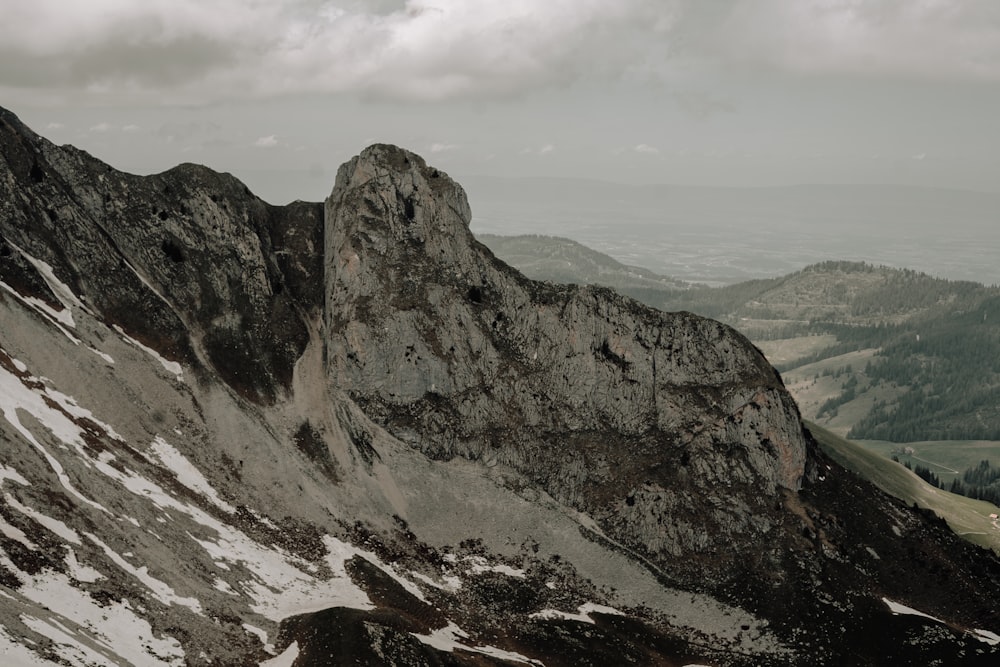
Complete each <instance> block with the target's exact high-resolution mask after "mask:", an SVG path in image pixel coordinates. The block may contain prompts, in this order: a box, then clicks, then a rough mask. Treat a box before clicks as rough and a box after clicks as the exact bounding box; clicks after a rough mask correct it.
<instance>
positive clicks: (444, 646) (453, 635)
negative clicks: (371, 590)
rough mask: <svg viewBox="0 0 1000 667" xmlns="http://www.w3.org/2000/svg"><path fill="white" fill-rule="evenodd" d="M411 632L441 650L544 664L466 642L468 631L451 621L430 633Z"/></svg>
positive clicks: (497, 649)
mask: <svg viewBox="0 0 1000 667" xmlns="http://www.w3.org/2000/svg"><path fill="white" fill-rule="evenodd" d="M410 634H411V635H412V636H414V637H416V638H417V639H418V640H420V642H422V643H424V644H427V645H428V646H431V647H433V648H436V649H437V650H439V651H448V652H451V651H454V650H456V649H458V650H460V651H469V652H470V653H480V654H482V655H488V656H490V657H492V658H499V659H500V660H510V661H511V662H520V663H524V664H528V665H543V663H541V662H539V661H537V660H532V659H531V658H529V657H528V656H525V655H521V654H520V653H515V652H513V651H505V650H503V649H499V648H496V647H495V646H471V645H469V644H466V643H465V640H468V638H469V635H468V633H466V632H465V631H464V630H462V628H460V627H458V626H457V625H455V624H454V623H453V622H451V621H449V622H448V626H447V627H444V628H441V629H439V630H434V631H433V632H431V633H430V634H429V635H418V634H417V633H415V632H411V633H410ZM543 667H544V665H543Z"/></svg>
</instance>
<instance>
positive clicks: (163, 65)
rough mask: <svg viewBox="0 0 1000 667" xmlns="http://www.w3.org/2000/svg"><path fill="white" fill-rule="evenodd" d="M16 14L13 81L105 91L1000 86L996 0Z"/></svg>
mask: <svg viewBox="0 0 1000 667" xmlns="http://www.w3.org/2000/svg"><path fill="white" fill-rule="evenodd" d="M4 13H5V16H4V21H3V22H0V87H2V88H4V89H7V90H22V91H32V90H33V91H36V92H39V93H57V94H58V93H62V94H66V95H80V94H81V93H85V94H87V95H90V96H92V97H94V98H98V99H100V98H102V97H107V98H111V99H115V100H122V99H127V98H129V97H130V96H131V97H143V96H145V97H150V96H152V97H154V98H162V99H163V100H164V101H174V102H177V101H197V102H204V101H212V100H214V99H222V98H231V97H233V96H238V97H246V96H250V97H259V96H265V97H266V96H275V95H281V94H287V93H316V92H319V93H327V92H347V93H352V94H361V95H367V96H373V97H380V98H388V99H401V100H428V101H433V100H444V99H462V98H490V97H498V96H499V97H502V96H509V95H517V94H521V93H524V92H528V91H532V90H538V89H544V88H549V87H552V86H559V85H565V84H567V83H569V82H572V81H576V80H578V79H580V78H586V77H589V78H593V77H609V78H622V77H633V78H634V77H636V76H640V77H648V76H652V77H663V78H667V79H668V78H669V71H670V69H671V67H672V66H673V63H675V62H676V61H677V60H678V59H680V60H682V61H685V60H686V61H687V62H690V61H691V60H698V61H700V62H702V63H708V64H710V66H720V67H724V68H728V67H733V66H736V65H747V64H749V65H751V66H754V67H757V68H766V69H772V70H778V71H791V72H807V73H814V74H830V73H832V74H852V75H853V74H863V75H866V76H872V75H874V76H903V77H931V78H943V79H949V78H960V79H965V80H985V81H993V82H995V81H998V80H1000V3H998V2H995V0H919V1H918V0H864V1H862V0H795V1H794V2H793V1H791V0H719V1H718V2H716V1H713V2H711V3H706V2H699V1H698V0H616V1H615V2H610V1H607V0H546V1H545V2H537V0H507V1H506V2H495V1H490V0H396V1H392V0H384V1H381V2H376V1H369V2H362V1H360V0H354V1H353V2H352V1H350V0H343V1H340V2H336V1H322V0H283V1H271V0H216V1H214V2H210V3H207V2H203V1H202V0H143V2H136V1H134V0H90V1H88V2H86V3H82V2H65V1H64V0H32V1H31V2H19V3H13V6H12V7H6V8H5V12H4ZM716 104H718V103H716Z"/></svg>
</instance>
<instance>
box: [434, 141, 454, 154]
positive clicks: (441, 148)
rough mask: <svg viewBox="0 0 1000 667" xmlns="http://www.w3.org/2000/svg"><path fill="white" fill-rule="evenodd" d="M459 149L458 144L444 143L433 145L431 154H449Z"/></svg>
mask: <svg viewBox="0 0 1000 667" xmlns="http://www.w3.org/2000/svg"><path fill="white" fill-rule="evenodd" d="M457 149H458V144H444V143H433V144H431V153H447V152H448V151H453V150H457Z"/></svg>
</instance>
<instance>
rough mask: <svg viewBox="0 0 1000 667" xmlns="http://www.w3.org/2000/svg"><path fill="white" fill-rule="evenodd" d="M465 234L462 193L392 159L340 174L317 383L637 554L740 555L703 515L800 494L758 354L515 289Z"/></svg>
mask: <svg viewBox="0 0 1000 667" xmlns="http://www.w3.org/2000/svg"><path fill="white" fill-rule="evenodd" d="M469 215H470V214H469V207H468V204H467V202H466V198H465V195H464V192H463V191H462V189H461V188H460V187H459V186H458V185H456V184H454V182H453V181H451V179H449V178H448V177H447V176H446V175H445V174H443V173H441V172H439V171H436V170H434V169H430V168H428V167H426V166H425V164H424V162H423V161H422V160H421V159H420V158H418V157H417V156H415V155H413V154H412V153H409V152H406V151H404V150H401V149H398V148H395V147H389V146H383V145H377V146H373V147H371V148H369V149H367V150H365V151H364V152H363V153H362V154H361V155H360V156H358V157H357V158H354V159H353V160H351V161H350V162H348V163H347V164H346V165H345V166H344V167H343V168H342V169H341V170H340V172H339V174H338V178H337V184H336V186H335V187H334V190H333V194H332V195H331V197H330V198H329V199H328V200H327V204H326V241H325V245H326V289H327V294H326V309H325V310H326V336H327V345H328V354H327V360H328V364H329V376H330V382H331V383H333V384H334V385H335V386H336V387H337V388H338V389H342V390H344V391H346V392H347V393H348V394H349V395H350V396H351V398H352V399H353V400H354V401H356V402H357V404H358V405H359V406H361V408H362V409H363V410H364V411H365V413H366V414H367V415H368V416H369V417H370V418H372V419H373V420H374V421H375V422H376V423H378V424H380V425H382V426H383V427H385V428H386V429H387V430H388V431H389V432H391V433H392V434H393V435H395V436H396V437H398V438H400V439H402V440H403V441H406V442H409V443H411V444H412V445H413V446H415V447H417V448H419V449H420V450H421V451H423V452H424V453H426V454H428V455H429V456H432V457H434V458H440V459H449V458H451V457H454V456H462V457H465V458H469V459H472V460H477V461H482V462H484V463H486V464H487V465H496V464H498V463H500V464H504V465H506V466H510V467H511V468H513V469H515V470H517V471H519V472H520V473H522V474H525V475H527V476H528V477H529V478H530V479H531V480H532V481H533V482H534V483H537V484H539V485H541V487H542V488H544V489H545V490H546V491H547V492H549V493H550V494H552V495H553V496H554V497H555V498H557V499H559V500H561V501H563V502H566V503H569V504H571V505H573V506H576V507H579V508H580V509H581V510H585V511H588V512H591V513H593V514H594V515H595V516H596V517H599V519H600V520H601V521H606V522H607V526H608V529H609V530H612V531H613V532H615V534H616V536H617V537H618V538H620V539H622V540H625V541H626V542H628V543H629V544H633V545H635V546H636V547H638V548H641V549H642V550H643V551H648V552H649V553H650V554H656V553H662V552H664V551H667V552H670V553H673V554H674V555H680V554H683V553H687V552H690V551H692V550H696V549H698V548H700V545H703V544H704V543H706V542H707V541H711V540H717V539H719V536H720V535H726V536H732V537H733V539H736V536H740V537H739V539H741V540H746V539H752V537H751V536H752V534H753V531H750V525H749V523H746V522H744V521H741V520H739V519H734V518H733V515H726V516H724V517H720V521H719V522H718V523H713V524H712V525H711V527H706V525H705V522H706V516H708V517H710V516H711V514H710V513H709V512H707V508H708V506H709V505H710V504H721V503H726V502H730V500H727V498H728V499H731V498H733V497H734V494H733V492H732V488H731V487H732V486H733V485H736V486H739V487H741V488H743V489H745V491H746V498H750V499H752V500H751V502H752V503H753V504H754V505H757V504H760V503H762V502H766V501H763V500H762V499H764V498H767V497H770V496H774V495H775V494H776V493H777V492H778V491H779V490H780V489H788V490H792V491H794V490H797V489H798V488H799V487H800V484H801V481H802V478H803V475H804V473H805V462H806V443H805V438H804V436H803V433H802V426H801V423H800V421H799V418H798V412H797V409H796V407H795V405H794V403H793V402H792V400H791V399H790V397H789V396H788V394H787V392H785V390H784V388H783V386H782V383H781V380H780V378H779V377H778V376H777V374H776V373H775V372H774V370H773V369H772V368H771V367H770V366H769V365H768V364H767V363H766V362H765V361H764V359H763V357H762V355H761V354H760V353H759V351H757V350H756V349H755V348H754V347H753V346H752V345H751V344H750V343H749V342H748V341H747V340H746V339H745V338H743V337H742V336H741V335H740V334H738V333H736V332H735V331H734V330H732V329H730V328H729V327H726V326H723V325H721V324H719V323H717V322H714V321H711V320H707V319H704V318H701V317H697V316H694V315H691V314H688V313H672V314H668V313H661V312H657V311H654V310H651V309H649V308H646V307H644V306H641V305H640V304H638V303H637V302H635V301H632V300H630V299H627V298H625V297H622V296H620V295H618V294H616V293H614V292H611V291H610V290H605V289H601V288H594V287H585V288H578V287H568V286H561V285H551V284H543V283H535V282H532V281H529V280H527V279H525V278H524V277H523V276H521V275H520V274H519V273H517V272H516V271H514V270H513V269H511V268H510V267H508V266H507V265H505V264H503V263H502V262H500V261H498V260H496V259H495V258H494V257H493V255H492V254H491V253H490V252H489V251H488V250H487V249H486V248H485V247H483V246H482V245H480V244H479V243H477V242H476V241H475V240H474V239H473V238H472V235H471V234H470V232H469V231H468V223H469ZM678 488H684V489H689V488H697V491H698V492H697V493H685V494H677V493H674V492H672V491H670V489H678ZM739 497H740V498H743V497H744V496H743V495H739ZM745 509H746V511H745V512H744V513H743V514H744V515H745V517H747V520H748V521H749V517H750V516H752V515H753V514H754V511H753V509H752V508H750V507H747V508H745ZM668 515H669V516H675V517H681V516H690V517H692V518H693V517H697V519H696V520H693V521H692V522H691V523H688V522H686V521H683V520H676V519H675V520H673V521H671V522H670V523H669V524H668V525H666V526H665V525H663V517H665V516H668ZM708 521H709V522H710V523H711V522H712V520H711V519H710V518H709V519H708ZM695 524H697V525H695Z"/></svg>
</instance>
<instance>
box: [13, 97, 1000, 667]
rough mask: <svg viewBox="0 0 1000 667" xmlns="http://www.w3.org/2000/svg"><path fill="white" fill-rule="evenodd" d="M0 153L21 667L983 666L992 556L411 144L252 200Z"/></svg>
mask: <svg viewBox="0 0 1000 667" xmlns="http://www.w3.org/2000/svg"><path fill="white" fill-rule="evenodd" d="M0 148H2V151H0V412H2V417H3V418H2V419H0V438H2V440H0V443H2V445H0V596H2V604H0V655H4V656H7V657H11V656H12V658H11V659H14V660H15V664H38V663H41V664H47V663H53V664H55V663H59V664H71V665H77V664H79V665H84V664H88V665H89V664H112V665H114V664H136V665H144V664H169V665H181V664H189V665H203V664H204V665H207V664H231V665H244V664H258V663H259V664H267V665H272V666H273V665H288V664H293V663H294V664H295V665H297V666H298V667H302V666H304V665H312V664H317V665H319V664H358V663H361V664H397V665H424V664H426V665H439V664H463V665H465V664H468V665H484V664H495V665H500V664H544V665H585V664H594V665H598V664H621V663H625V664H662V665H675V664H689V663H695V662H697V663H699V664H705V663H709V664H718V665H750V664H753V665H760V664H789V663H799V664H802V663H804V662H809V663H815V664H845V663H849V664H886V663H887V661H892V660H897V659H898V660H899V661H900V662H901V664H905V663H906V662H908V661H912V660H921V661H928V660H929V659H938V658H940V659H944V660H958V659H962V660H966V661H971V662H972V663H975V662H976V661H979V662H980V663H981V664H992V661H994V660H995V659H996V657H997V656H996V649H995V648H994V647H993V644H991V643H990V642H991V641H992V637H993V635H992V634H991V633H990V632H988V631H989V630H992V631H994V632H998V631H1000V615H998V612H997V610H996V609H995V604H994V602H995V598H996V594H997V593H998V592H1000V564H998V562H997V560H996V558H995V557H994V556H992V555H990V554H986V553H982V552H979V551H977V550H975V549H974V548H972V547H971V546H969V545H967V544H965V543H963V542H961V541H960V540H958V538H956V537H955V536H954V535H951V534H950V533H948V532H947V530H946V529H944V528H943V527H942V526H941V525H939V523H938V522H935V521H933V520H932V519H930V518H928V517H924V516H922V515H920V514H918V513H915V512H913V511H911V510H909V509H907V508H905V507H900V506H898V505H897V504H895V503H894V502H893V501H891V500H890V499H888V498H887V497H885V496H883V495H881V494H879V493H877V492H875V491H874V489H873V488H871V487H870V486H868V485H865V484H864V483H861V482H859V481H858V480H856V479H854V478H853V477H851V476H850V475H849V474H847V473H846V472H844V471H843V470H841V469H839V468H837V467H836V466H835V465H834V464H832V463H831V462H830V461H827V460H826V459H825V458H824V457H823V456H822V455H821V454H820V453H818V451H816V449H815V447H814V446H813V445H812V444H811V442H810V441H809V439H808V438H807V436H806V435H805V434H804V433H803V430H802V425H801V423H800V421H799V418H798V413H797V409H796V407H795V405H794V403H793V402H792V401H791V399H790V398H789V396H788V394H787V392H786V391H785V390H784V388H783V386H782V383H781V380H780V378H779V377H778V376H777V374H776V373H775V372H774V371H773V369H771V368H770V366H768V365H767V364H766V362H765V361H764V360H763V357H762V356H761V355H760V354H759V352H758V351H757V350H755V349H754V348H753V346H751V345H750V344H749V343H748V342H747V341H746V340H745V339H744V338H743V337H742V336H740V335H739V334H737V333H736V332H734V331H733V330H731V329H729V328H727V327H725V326H723V325H721V324H719V323H717V322H713V321H711V320H706V319H703V318H699V317H695V316H693V315H690V314H686V313H661V312H657V311H654V310H651V309H648V308H645V307H642V306H640V305H638V304H637V303H636V302H634V301H632V300H629V299H626V298H623V297H621V296H619V295H617V294H616V293H613V292H611V291H607V290H603V289H594V288H575V287H566V286H556V285H551V284H542V283H536V282H532V281H529V280H527V279H525V278H524V277H523V276H521V275H520V274H518V273H517V272H516V271H514V270H512V269H510V268H509V267H507V266H506V265H504V264H503V263H502V262H500V261H498V260H497V259H496V258H494V257H493V256H492V254H491V253H490V252H489V251H488V250H487V249H485V248H484V247H483V246H481V245H480V244H478V243H477V242H476V241H475V239H474V238H473V237H472V235H471V233H470V232H469V228H468V226H469V221H470V219H471V213H470V208H469V204H468V202H467V200H466V197H465V194H464V192H463V190H462V189H461V187H460V186H459V185H458V184H456V183H455V182H454V181H452V180H451V179H450V178H448V176H447V175H445V174H443V173H442V172H440V171H437V170H435V169H433V168H431V167H428V166H427V165H426V164H425V163H424V162H423V160H422V159H421V158H419V157H418V156H416V155H414V154H412V153H409V152H407V151H404V150H401V149H399V148H395V147H392V146H384V145H376V146H372V147H371V148H369V149H367V150H365V151H364V152H363V153H362V154H361V155H359V156H357V157H355V158H354V159H352V160H351V161H349V162H348V163H347V164H345V165H344V166H343V167H342V168H341V170H340V172H339V173H338V176H337V182H336V184H335V186H334V188H333V192H332V194H331V196H330V198H329V199H328V200H327V202H326V203H325V205H324V204H310V203H303V202H296V203H294V204H291V205H289V206H285V207H274V206H270V205H268V204H266V203H264V202H262V201H261V200H259V199H257V198H256V197H254V196H253V195H252V194H251V193H250V192H249V191H247V190H246V188H245V187H244V186H242V184H240V183H239V182H238V181H236V180H235V179H233V178H232V177H231V176H228V175H222V174H216V173H214V172H211V171H209V170H207V169H205V168H203V167H198V166H194V165H184V166H181V167H178V168H176V169H173V170H171V171H168V172H165V173H163V174H158V175H154V176H147V177H137V176H131V175H128V174H123V173H120V172H117V171H115V170H113V169H111V168H110V167H108V166H106V165H104V164H102V163H100V162H98V161H97V160H95V159H93V158H91V157H90V156H88V155H86V154H85V153H82V152H80V151H78V150H76V149H73V148H72V147H56V146H53V145H52V144H50V143H48V142H47V141H45V140H44V139H42V138H40V137H38V136H37V135H34V134H33V133H32V132H31V131H30V130H29V129H27V128H26V127H24V126H23V125H22V124H21V123H20V121H18V120H17V118H16V117H14V116H13V115H12V114H10V113H9V112H6V111H2V110H0ZM884 600H891V601H893V604H895V603H896V602H899V603H905V604H906V605H910V606H912V607H914V608H918V609H920V610H921V611H923V612H925V613H927V614H930V615H933V616H936V617H937V618H938V619H940V621H929V620H927V619H926V618H923V617H917V616H913V615H907V614H899V613H898V612H899V609H900V608H899V607H892V606H890V605H889V603H888V602H886V601H884ZM894 610H895V612H896V613H894ZM977 630H978V631H979V632H977ZM845 635H846V636H849V637H850V638H851V641H850V642H847V643H845V642H844V641H843V637H844V636H845ZM279 654H280V655H279Z"/></svg>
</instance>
